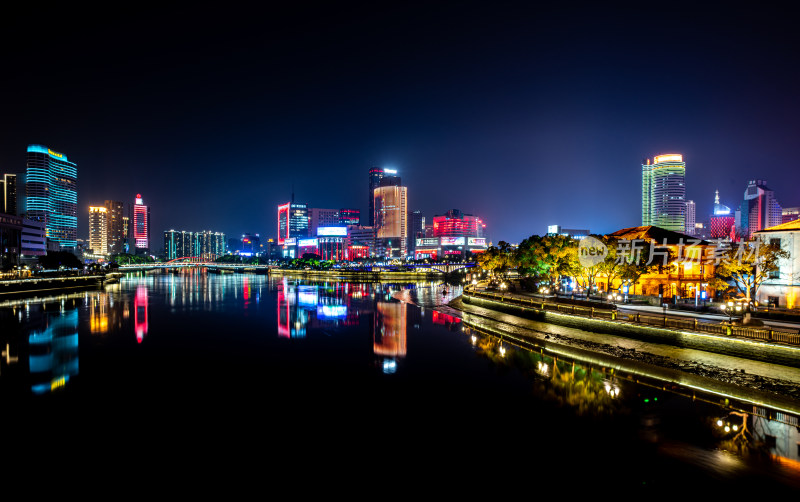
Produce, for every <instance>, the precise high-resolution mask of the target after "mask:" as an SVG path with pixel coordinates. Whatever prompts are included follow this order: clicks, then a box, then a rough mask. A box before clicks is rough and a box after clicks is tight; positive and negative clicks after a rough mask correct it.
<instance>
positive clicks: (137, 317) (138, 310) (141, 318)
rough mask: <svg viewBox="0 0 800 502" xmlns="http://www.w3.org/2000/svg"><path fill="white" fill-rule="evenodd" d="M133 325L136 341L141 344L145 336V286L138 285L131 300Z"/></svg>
mask: <svg viewBox="0 0 800 502" xmlns="http://www.w3.org/2000/svg"><path fill="white" fill-rule="evenodd" d="M133 324H134V327H135V329H136V341H137V342H139V343H142V340H144V335H146V334H147V286H145V285H144V284H140V285H139V287H138V288H136V296H135V297H134V299H133Z"/></svg>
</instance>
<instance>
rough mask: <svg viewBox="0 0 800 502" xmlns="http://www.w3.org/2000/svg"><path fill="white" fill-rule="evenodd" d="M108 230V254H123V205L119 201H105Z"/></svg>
mask: <svg viewBox="0 0 800 502" xmlns="http://www.w3.org/2000/svg"><path fill="white" fill-rule="evenodd" d="M105 207H106V213H107V220H108V229H107V231H106V233H107V234H108V254H119V253H124V252H125V226H124V223H123V218H124V217H125V216H124V215H125V203H123V202H122V201H121V200H107V201H105Z"/></svg>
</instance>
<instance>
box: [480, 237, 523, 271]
mask: <svg viewBox="0 0 800 502" xmlns="http://www.w3.org/2000/svg"><path fill="white" fill-rule="evenodd" d="M478 266H479V267H481V269H482V270H485V271H487V272H489V273H490V274H495V275H499V276H501V277H503V276H505V274H506V272H508V270H509V269H511V268H516V267H517V260H516V254H515V253H514V250H513V248H512V247H511V245H510V244H509V243H507V242H506V241H500V242H498V243H497V247H495V246H491V247H489V248H488V249H487V250H486V252H484V253H481V255H480V256H478Z"/></svg>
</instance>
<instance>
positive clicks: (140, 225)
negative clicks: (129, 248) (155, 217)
mask: <svg viewBox="0 0 800 502" xmlns="http://www.w3.org/2000/svg"><path fill="white" fill-rule="evenodd" d="M132 213H133V214H132V216H131V220H133V227H132V229H131V231H132V232H133V239H132V240H133V245H134V250H135V253H136V254H144V253H147V252H148V251H149V250H150V208H149V207H148V206H145V205H144V204H143V203H142V194H136V202H135V203H134V205H133V206H132Z"/></svg>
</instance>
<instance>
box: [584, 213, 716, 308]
mask: <svg viewBox="0 0 800 502" xmlns="http://www.w3.org/2000/svg"><path fill="white" fill-rule="evenodd" d="M608 237H612V238H614V239H617V240H618V241H622V242H625V241H629V242H631V243H642V242H647V243H649V244H651V245H652V246H654V248H653V256H652V257H651V256H647V255H644V254H642V255H641V260H643V261H644V262H647V261H648V260H650V259H651V258H652V263H655V264H658V265H659V267H658V269H656V270H654V271H653V272H652V273H648V274H645V275H643V276H642V277H641V278H640V279H639V281H638V282H637V283H636V284H635V285H633V284H632V285H629V286H630V289H629V294H638V295H648V296H659V295H661V297H662V298H664V299H671V298H672V297H674V296H678V297H679V298H694V297H695V296H698V297H700V298H702V297H703V293H704V292H705V297H706V298H712V297H713V295H714V290H713V289H712V288H711V287H710V286H709V283H710V282H711V280H712V279H713V278H714V270H715V266H714V261H715V259H714V249H715V247H716V245H715V244H714V243H709V242H708V241H703V240H699V239H695V238H694V237H691V236H689V235H684V234H681V233H678V232H672V231H670V230H665V229H663V228H659V227H654V226H644V227H631V228H623V229H622V230H618V231H616V232H614V233H611V234H609V235H608ZM665 253H667V254H665ZM665 257H666V265H663V263H664V261H665ZM612 280H613V284H611V285H610V288H609V284H608V278H607V277H598V279H597V284H598V289H601V290H604V291H619V290H621V289H622V287H623V286H624V285H625V284H624V281H623V280H622V279H621V278H614V279H612Z"/></svg>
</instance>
